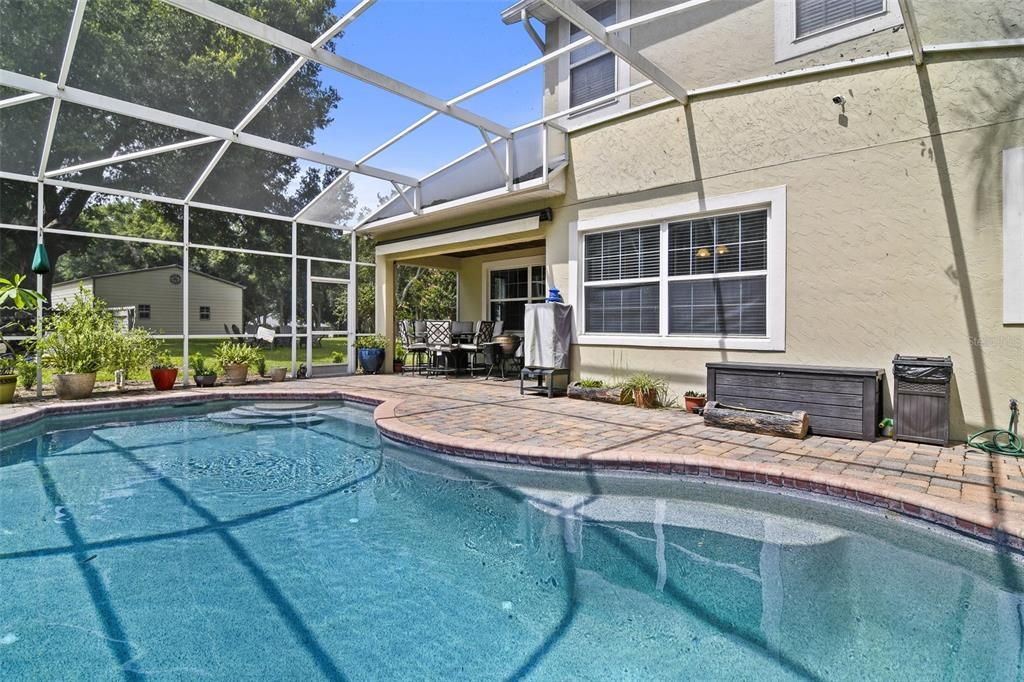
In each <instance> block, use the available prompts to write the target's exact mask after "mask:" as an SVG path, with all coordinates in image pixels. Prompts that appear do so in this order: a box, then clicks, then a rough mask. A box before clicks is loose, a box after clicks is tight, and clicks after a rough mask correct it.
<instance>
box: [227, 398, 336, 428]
mask: <svg viewBox="0 0 1024 682" xmlns="http://www.w3.org/2000/svg"><path fill="white" fill-rule="evenodd" d="M318 408H319V406H318V405H317V404H316V403H256V404H255V405H244V406H242V407H236V408H234V409H231V410H228V411H227V412H220V413H216V414H211V415H208V417H207V418H208V419H209V420H210V421H213V422H217V423H218V424H226V425H228V426H247V427H250V426H314V425H316V424H321V423H323V421H324V417H323V415H321V414H320V413H319V412H318Z"/></svg>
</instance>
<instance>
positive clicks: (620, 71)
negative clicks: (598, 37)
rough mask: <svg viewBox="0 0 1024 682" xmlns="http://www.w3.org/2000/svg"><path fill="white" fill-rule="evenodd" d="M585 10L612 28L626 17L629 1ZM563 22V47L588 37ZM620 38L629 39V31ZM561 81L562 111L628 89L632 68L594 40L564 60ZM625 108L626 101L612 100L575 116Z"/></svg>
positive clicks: (614, 1)
mask: <svg viewBox="0 0 1024 682" xmlns="http://www.w3.org/2000/svg"><path fill="white" fill-rule="evenodd" d="M584 8H585V9H586V12H587V13H588V14H589V15H590V16H592V17H593V18H594V19H596V20H597V21H598V22H599V23H600V24H601V25H603V26H611V25H612V24H614V23H616V22H618V21H622V20H623V19H625V18H626V16H627V14H628V0H603V1H602V2H599V3H597V4H594V5H592V6H590V7H586V5H584ZM561 23H562V31H563V33H562V36H563V39H562V44H563V45H568V44H569V43H572V42H575V41H577V40H580V39H582V38H584V37H586V35H587V34H586V32H585V31H583V30H582V29H580V28H579V27H578V26H575V25H573V24H571V23H569V22H567V21H564V20H563V21H562V22H561ZM619 37H621V38H628V36H626V35H625V32H623V33H620V34H619ZM560 80H561V81H562V87H561V88H560V90H559V93H560V96H559V109H561V110H565V109H568V108H570V107H577V106H581V105H585V104H586V103H587V102H592V101H594V100H596V99H598V98H600V97H605V96H607V95H610V94H612V93H613V92H615V91H616V90H617V89H620V88H623V87H625V84H626V82H627V81H628V80H629V68H628V65H626V64H625V63H624V62H622V60H621V59H619V58H618V57H616V56H615V54H614V53H612V52H611V51H610V50H608V49H607V48H605V47H604V46H602V45H601V44H600V43H598V42H596V41H594V42H591V43H590V44H589V45H585V46H583V47H581V48H578V49H576V50H572V51H571V52H570V53H569V55H568V57H567V58H566V57H563V58H562V61H561V76H560ZM620 99H621V98H620ZM624 107H625V101H624V100H623V101H618V100H609V101H605V102H600V103H597V104H595V105H594V107H593V108H587V109H584V110H583V111H580V112H578V113H577V114H574V115H573V117H580V116H586V115H587V114H589V113H591V112H592V111H594V109H598V108H600V109H601V110H602V112H605V111H606V109H616V108H624Z"/></svg>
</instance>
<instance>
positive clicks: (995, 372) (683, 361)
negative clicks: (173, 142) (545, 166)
mask: <svg viewBox="0 0 1024 682" xmlns="http://www.w3.org/2000/svg"><path fill="white" fill-rule="evenodd" d="M1022 80H1024V56H1021V55H1020V54H1019V52H1018V53H1016V54H1015V53H1013V52H1010V51H1004V52H988V53H985V54H984V55H977V54H975V55H971V58H970V59H965V58H964V55H950V56H949V57H947V58H944V59H942V60H938V59H933V60H930V61H929V63H928V65H927V66H926V67H925V68H924V69H921V70H920V71H919V70H917V69H915V68H914V67H913V66H911V65H909V64H907V65H887V66H885V67H876V68H862V69H859V70H856V71H848V72H844V73H842V74H838V75H832V76H830V77H825V78H818V79H814V78H806V79H802V80H797V81H790V82H784V83H777V84H773V85H767V86H760V87H758V88H749V89H746V90H743V91H736V92H732V93H729V94H725V95H721V96H717V97H705V98H698V99H695V100H694V101H693V102H692V104H691V106H690V107H689V110H685V109H684V108H683V107H681V106H679V105H666V106H663V107H660V108H657V109H653V110H647V111H645V112H641V113H638V114H634V115H631V116H626V117H622V118H619V119H615V120H613V121H611V122H608V123H605V124H603V125H600V126H595V127H591V128H587V129H584V130H581V131H579V132H576V133H574V134H573V135H572V137H571V140H570V147H571V159H572V164H571V167H570V170H569V173H568V192H567V194H566V196H565V197H564V199H561V200H556V201H553V202H551V203H550V205H551V207H552V208H553V209H554V217H553V220H552V222H551V223H545V224H544V225H543V230H544V233H545V235H546V241H547V247H546V249H545V259H546V262H547V264H548V275H549V284H551V283H553V284H555V285H556V286H558V287H559V288H561V289H562V290H563V291H564V292H567V291H568V290H569V263H568V261H569V225H570V223H571V222H572V221H575V220H578V219H580V218H588V217H595V216H607V215H608V214H611V213H614V212H618V211H625V210H632V209H637V208H642V207H656V206H662V205H667V204H671V203H677V202H680V201H687V200H693V199H697V198H700V197H702V196H703V197H715V196H723V195H728V194H732V193H736V192H746V191H750V190H755V189H761V188H767V187H774V186H779V185H785V186H786V188H787V223H788V224H787V264H786V275H787V287H786V325H787V333H786V340H785V343H786V345H785V350H784V351H781V352H752V351H736V350H729V349H726V350H721V351H718V350H716V351H708V350H694V349H685V348H678V349H652V348H647V347H643V346H639V345H638V346H631V347H607V346H591V345H582V346H578V347H577V348H576V355H575V360H576V363H575V368H574V372H575V373H577V374H582V375H587V376H598V377H604V378H612V379H617V378H622V377H624V376H625V375H627V374H629V373H632V372H636V371H650V372H654V373H656V374H658V375H660V376H664V377H665V378H667V379H668V380H669V381H670V383H671V387H672V389H673V391H675V392H676V393H682V391H684V390H686V389H688V388H699V387H703V385H704V381H705V368H704V364H705V363H706V362H709V361H718V360H733V361H759V362H775V363H805V364H834V365H846V366H870V367H881V368H885V369H886V370H887V371H889V372H890V376H889V381H888V384H889V386H888V387H887V389H888V390H889V391H891V361H892V357H893V355H894V354H895V353H910V354H929V355H951V356H952V358H953V361H954V363H955V367H956V384H955V391H954V405H953V411H952V421H953V432H954V435H956V436H958V437H963V436H964V435H965V434H966V433H967V432H968V431H970V430H973V429H976V428H980V427H982V426H988V425H1001V424H1003V423H1004V422H1005V420H1006V416H1007V409H1006V403H1007V401H1008V399H1009V398H1010V397H1011V396H1017V397H1020V395H1021V394H1024V327H1021V326H1004V325H1003V324H1002V323H1001V319H1002V318H1001V316H1002V275H1001V267H1002V266H1001V263H1002V187H1001V172H1002V171H1001V153H1002V150H1003V149H1004V148H1009V147H1015V146H1024V100H1022V98H1021V97H1020V96H1019V87H1015V84H1016V85H1017V86H1019V84H1020V83H1021V82H1022ZM834 92H842V93H845V94H846V96H847V100H848V103H847V107H846V113H845V117H844V118H840V112H839V111H838V108H837V107H835V105H833V104H832V102H831V94H833V93H834ZM503 210H504V211H505V212H507V213H511V212H515V210H510V209H508V208H506V209H503ZM477 219H480V218H479V216H470V217H469V218H467V219H466V220H465V221H464V222H467V223H468V222H472V221H474V220H477ZM438 227H439V226H433V227H428V228H420V229H421V230H428V229H437V228H438ZM467 266H468V264H467ZM474 280H476V281H479V280H480V276H479V270H478V269H477V267H476V264H473V265H472V266H469V267H468V268H467V276H464V278H463V283H464V286H463V297H464V301H465V305H467V306H469V308H470V309H474V310H475V309H477V308H479V300H480V298H479V297H480V295H481V292H480V290H479V289H477V290H475V291H474V290H473V289H472V287H470V286H468V285H469V284H472V282H473V281H474ZM1022 293H1024V292H1022Z"/></svg>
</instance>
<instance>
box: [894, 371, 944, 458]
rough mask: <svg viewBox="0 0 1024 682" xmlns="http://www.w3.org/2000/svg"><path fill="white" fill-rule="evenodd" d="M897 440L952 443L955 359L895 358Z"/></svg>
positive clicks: (941, 443)
mask: <svg viewBox="0 0 1024 682" xmlns="http://www.w3.org/2000/svg"><path fill="white" fill-rule="evenodd" d="M892 374H893V381H894V383H895V385H896V390H895V391H894V392H893V412H895V421H896V430H895V436H896V440H908V441H912V442H915V443H930V444H932V445H947V444H948V443H949V384H950V381H951V380H952V378H953V360H952V359H951V358H949V357H948V356H947V357H944V358H942V357H926V356H920V355H897V356H896V357H894V358H893V359H892Z"/></svg>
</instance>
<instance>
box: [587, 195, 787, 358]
mask: <svg viewBox="0 0 1024 682" xmlns="http://www.w3.org/2000/svg"><path fill="white" fill-rule="evenodd" d="M758 208H767V209H768V273H767V281H766V288H767V290H766V300H767V302H766V310H765V323H766V334H765V336H763V337H750V336H723V335H717V336H669V335H668V305H667V304H666V303H667V300H668V299H667V287H668V280H669V278H668V275H667V273H668V250H667V249H666V248H665V246H666V243H667V236H666V234H665V232H666V229H667V228H665V227H664V226H663V227H662V250H661V273H662V274H661V281H662V291H661V296H660V298H661V317H660V328H661V331H662V334H659V335H648V334H635V335H634V334H587V333H586V332H584V331H583V330H584V329H585V327H584V326H583V325H584V320H583V305H582V300H583V268H582V267H580V257H581V255H582V253H583V237H584V236H585V235H586V234H587V233H588V232H594V231H598V230H600V231H603V230H614V229H623V228H629V227H642V226H645V225H652V224H662V223H667V222H671V221H674V220H678V219H686V220H690V219H693V218H699V217H704V216H707V215H714V214H718V213H734V212H741V211H746V210H752V209H758ZM745 274H747V273H738V274H737V275H735V276H743V275H745ZM717 276H721V275H717ZM729 276H733V275H729ZM629 281H630V282H635V281H636V280H629ZM602 283H604V282H602ZM568 302H569V303H571V304H572V306H573V314H574V315H575V318H576V319H575V326H576V329H577V337H576V339H575V342H576V343H579V344H580V345H581V346H641V347H651V348H716V349H722V350H763V351H784V350H786V186H785V185H782V186H779V187H769V188H765V189H758V190H753V191H750V192H740V193H737V194H729V195H723V196H718V197H709V198H706V199H703V200H700V199H698V200H693V201H684V202H679V203H673V204H668V205H665V206H657V207H652V208H643V209H636V210H631V211H622V212H619V213H611V214H607V215H602V216H596V217H594V218H584V219H581V220H579V221H576V222H573V223H570V224H569V297H568Z"/></svg>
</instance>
